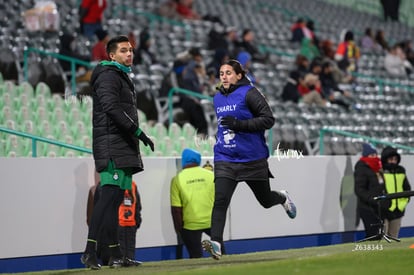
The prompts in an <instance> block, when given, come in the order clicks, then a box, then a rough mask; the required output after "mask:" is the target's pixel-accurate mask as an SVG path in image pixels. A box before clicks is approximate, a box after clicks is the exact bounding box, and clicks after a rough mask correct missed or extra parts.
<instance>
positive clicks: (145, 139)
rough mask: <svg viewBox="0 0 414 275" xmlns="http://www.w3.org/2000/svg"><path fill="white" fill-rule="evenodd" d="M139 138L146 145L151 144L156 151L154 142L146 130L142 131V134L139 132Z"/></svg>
mask: <svg viewBox="0 0 414 275" xmlns="http://www.w3.org/2000/svg"><path fill="white" fill-rule="evenodd" d="M138 139H139V140H141V141H142V143H144V145H145V146H149V147H150V148H151V151H153V152H154V142H152V140H151V139H150V138H149V137H148V136H147V135H146V134H145V133H144V132H141V134H139V136H138Z"/></svg>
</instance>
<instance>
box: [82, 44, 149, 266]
mask: <svg viewBox="0 0 414 275" xmlns="http://www.w3.org/2000/svg"><path fill="white" fill-rule="evenodd" d="M106 51H107V53H108V57H109V59H110V60H111V61H102V62H101V63H99V64H98V66H97V67H96V68H95V69H94V71H93V74H92V77H91V86H92V88H93V92H92V94H93V147H92V150H93V157H94V160H95V166H96V171H97V172H98V173H99V176H100V181H101V186H102V192H101V197H100V199H99V201H98V202H97V204H96V205H95V208H94V211H93V213H92V218H91V224H90V227H89V232H88V240H87V244H86V249H85V253H84V254H83V255H82V257H81V261H82V263H84V264H85V266H86V267H90V268H91V269H100V267H101V266H100V265H99V264H98V261H97V257H96V244H97V241H96V240H97V237H98V234H99V232H100V231H101V230H103V229H104V230H105V231H106V232H108V241H109V244H110V254H111V256H110V259H109V263H108V265H109V266H110V267H119V266H121V265H122V254H121V250H120V246H119V241H118V235H117V228H118V208H119V205H120V204H121V202H122V199H123V197H124V190H130V189H131V185H132V175H133V174H135V173H138V172H141V171H142V170H143V164H142V160H141V156H140V151H139V142H138V141H139V140H141V141H142V142H143V143H144V145H145V146H150V148H151V150H152V151H154V143H153V142H152V141H151V139H149V138H148V136H147V135H145V133H144V132H142V130H141V129H140V128H139V124H138V113H137V104H136V95H135V91H134V85H133V83H132V81H131V80H130V78H129V76H128V74H129V73H130V72H131V67H130V66H131V65H132V59H133V48H132V46H131V44H130V43H129V40H128V37H126V36H117V37H114V38H112V39H111V40H109V42H108V44H107V47H106Z"/></svg>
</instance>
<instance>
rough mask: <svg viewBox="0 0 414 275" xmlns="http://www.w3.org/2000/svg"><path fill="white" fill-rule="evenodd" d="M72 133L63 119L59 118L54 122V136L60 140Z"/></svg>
mask: <svg viewBox="0 0 414 275" xmlns="http://www.w3.org/2000/svg"><path fill="white" fill-rule="evenodd" d="M70 134H72V129H71V128H70V127H69V125H68V123H67V122H66V121H65V120H59V121H58V122H57V123H56V124H54V136H55V137H56V139H57V140H61V139H62V138H63V137H64V136H66V135H70Z"/></svg>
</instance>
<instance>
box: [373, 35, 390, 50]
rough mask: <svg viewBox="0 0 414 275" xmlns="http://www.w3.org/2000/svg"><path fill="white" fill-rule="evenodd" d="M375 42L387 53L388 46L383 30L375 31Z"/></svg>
mask: <svg viewBox="0 0 414 275" xmlns="http://www.w3.org/2000/svg"><path fill="white" fill-rule="evenodd" d="M375 42H376V43H377V44H378V45H379V46H380V47H381V49H383V50H384V51H388V50H389V48H390V46H389V44H388V42H387V39H386V38H385V32H384V31H383V30H377V32H376V34H375Z"/></svg>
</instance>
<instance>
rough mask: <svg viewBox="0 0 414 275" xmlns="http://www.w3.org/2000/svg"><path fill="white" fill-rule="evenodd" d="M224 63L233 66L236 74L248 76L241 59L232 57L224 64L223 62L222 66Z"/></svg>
mask: <svg viewBox="0 0 414 275" xmlns="http://www.w3.org/2000/svg"><path fill="white" fill-rule="evenodd" d="M223 65H229V66H231V67H232V68H233V70H234V72H235V73H236V74H241V75H242V77H245V76H246V71H245V70H244V69H243V66H242V64H241V63H240V62H239V61H237V60H235V59H230V60H229V61H226V62H224V63H223V64H221V66H223Z"/></svg>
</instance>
